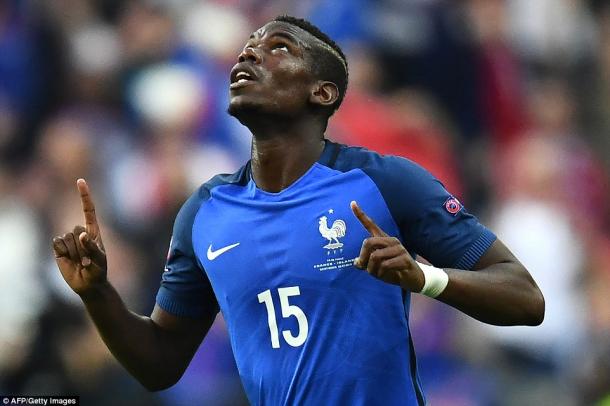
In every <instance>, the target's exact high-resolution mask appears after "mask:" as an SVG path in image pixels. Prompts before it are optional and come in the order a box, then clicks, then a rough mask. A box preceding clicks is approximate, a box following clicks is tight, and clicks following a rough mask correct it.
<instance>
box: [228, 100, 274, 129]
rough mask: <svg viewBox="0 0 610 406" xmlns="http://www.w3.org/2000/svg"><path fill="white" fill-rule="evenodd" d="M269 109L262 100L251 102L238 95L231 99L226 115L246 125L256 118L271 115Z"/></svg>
mask: <svg viewBox="0 0 610 406" xmlns="http://www.w3.org/2000/svg"><path fill="white" fill-rule="evenodd" d="M249 99H250V100H249ZM270 107H271V106H269V104H268V103H264V102H263V101H262V100H251V98H246V97H244V96H241V95H240V96H235V97H232V98H231V101H230V102H229V108H228V109H227V113H229V115H231V116H233V117H235V118H236V119H238V120H239V121H240V122H241V123H242V124H244V125H246V123H247V122H250V121H251V120H252V119H256V118H257V117H258V118H259V119H260V118H261V115H268V114H273V112H272V111H270V110H271V108H270Z"/></svg>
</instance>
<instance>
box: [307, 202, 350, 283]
mask: <svg viewBox="0 0 610 406" xmlns="http://www.w3.org/2000/svg"><path fill="white" fill-rule="evenodd" d="M333 213H334V210H333V209H330V210H328V214H333ZM318 231H319V232H320V235H321V236H322V237H323V238H326V241H327V244H326V245H325V246H324V247H322V248H325V249H326V260H325V261H324V262H320V263H317V264H314V265H313V269H315V270H318V271H320V272H324V271H335V270H339V269H344V268H349V267H351V266H353V265H354V259H353V258H351V259H349V258H345V257H344V256H343V245H344V244H343V243H342V242H341V241H339V239H340V238H343V237H345V233H346V231H347V225H346V224H345V221H343V220H341V219H337V220H334V221H333V222H332V225H331V226H330V227H329V226H328V217H327V216H322V217H319V218H318Z"/></svg>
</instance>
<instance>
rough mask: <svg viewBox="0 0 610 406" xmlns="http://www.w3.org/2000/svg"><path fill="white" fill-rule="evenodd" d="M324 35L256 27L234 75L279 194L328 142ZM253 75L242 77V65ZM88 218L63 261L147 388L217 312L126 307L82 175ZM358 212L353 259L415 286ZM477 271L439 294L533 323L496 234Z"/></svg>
mask: <svg viewBox="0 0 610 406" xmlns="http://www.w3.org/2000/svg"><path fill="white" fill-rule="evenodd" d="M317 41H318V40H317V39H315V38H314V37H313V36H311V35H310V34H309V33H307V32H305V31H303V30H301V29H300V28H298V27H294V26H292V25H290V24H287V23H279V22H272V23H269V24H267V25H265V26H264V27H262V28H261V29H259V30H258V31H256V32H255V33H254V34H252V36H251V37H250V39H249V40H248V42H247V43H246V46H245V47H244V49H243V51H242V52H241V53H240V55H239V57H238V63H237V65H236V66H235V67H234V69H233V70H232V74H231V81H232V85H231V90H230V91H231V98H230V105H229V113H230V114H231V115H233V116H235V117H236V118H237V119H238V120H239V121H240V122H241V123H242V124H244V125H246V126H247V127H248V128H249V129H250V130H251V131H252V134H253V141H252V175H253V178H254V180H255V182H256V184H257V186H258V187H259V188H261V189H263V190H265V191H269V192H279V191H281V190H283V189H285V188H286V187H288V186H289V185H291V184H292V183H293V182H294V181H295V180H297V179H298V178H299V177H301V176H302V175H303V174H304V173H305V172H306V171H307V170H308V169H309V168H310V167H311V165H313V164H314V163H315V162H316V161H317V160H318V158H319V156H320V154H321V153H322V150H323V148H324V130H325V128H326V120H327V114H326V113H325V109H328V108H329V107H331V106H332V105H333V104H334V103H335V101H336V100H337V98H338V95H339V93H338V89H337V86H336V85H335V84H334V83H332V82H328V81H324V80H321V79H319V78H317V77H315V75H314V73H313V71H312V68H311V66H312V65H311V64H312V61H311V60H310V52H311V49H312V47H316V46H319V43H318V42H317ZM242 70H245V71H247V72H248V74H249V77H250V78H251V80H248V81H246V82H243V81H242V82H241V83H238V80H237V77H236V76H237V74H238V73H239V71H242ZM77 188H78V190H79V193H80V196H81V201H82V207H83V214H84V222H85V226H76V227H75V228H74V229H73V230H72V231H71V232H68V233H66V234H63V235H62V236H57V237H55V238H53V250H54V253H55V258H56V262H57V266H58V267H59V269H60V271H61V274H62V276H63V277H64V279H65V280H66V282H67V283H68V285H69V286H70V287H71V288H72V289H73V290H74V292H76V293H77V294H78V295H79V296H80V297H81V299H82V300H83V302H84V304H85V307H86V309H87V312H88V313H89V315H90V317H91V319H92V320H93V322H94V323H95V325H96V327H97V329H98V331H99V333H100V335H101V337H102V339H103V340H104V342H105V343H106V345H107V346H108V348H109V349H110V351H111V352H112V354H113V355H114V356H115V357H116V358H117V359H118V360H119V362H121V364H123V365H124V366H125V368H126V369H127V370H128V371H129V372H130V373H131V374H132V375H133V376H134V377H136V379H138V380H139V381H140V382H141V383H142V384H143V385H144V386H145V387H146V388H148V389H149V390H161V389H164V388H167V387H169V386H172V385H173V384H175V383H176V382H177V381H178V379H180V377H181V376H182V374H183V373H184V371H185V369H186V367H187V366H188V364H189V362H190V360H191V359H192V357H193V355H194V353H195V351H196V350H197V348H198V346H199V344H200V343H201V341H202V340H203V338H204V337H205V335H206V334H207V332H208V330H209V328H210V326H211V325H212V322H213V318H201V319H191V318H185V317H177V316H175V315H172V314H170V313H168V312H166V311H165V310H163V309H161V308H160V307H159V306H158V305H156V306H155V308H154V309H153V311H152V314H151V315H150V317H146V316H140V315H137V314H135V313H133V312H130V311H129V310H128V309H127V308H126V307H125V305H124V303H123V301H122V300H121V298H120V297H119V295H118V294H117V292H116V291H115V289H114V288H113V287H112V285H111V284H110V282H109V281H108V279H107V267H106V251H105V249H104V245H103V242H102V238H101V232H100V227H99V224H98V221H97V217H96V214H95V206H94V203H93V200H92V198H91V194H90V191H89V187H88V185H87V183H86V182H85V181H84V180H83V179H79V180H78V181H77ZM352 211H353V212H354V215H355V216H356V217H357V218H358V220H359V221H360V222H361V223H362V225H363V226H364V227H365V228H366V229H367V230H368V231H369V233H370V234H371V237H370V238H367V239H366V240H364V242H363V245H362V250H361V253H360V256H359V258H358V259H357V260H356V266H357V267H359V268H361V269H364V270H366V272H368V273H369V274H371V275H372V276H373V277H376V278H379V279H381V280H383V281H385V282H387V283H391V284H395V285H398V286H401V288H402V289H404V290H407V291H412V292H419V291H420V290H421V289H422V287H423V284H424V274H423V272H422V270H421V269H420V267H419V265H418V264H417V262H415V261H414V260H413V259H412V258H411V256H410V255H409V253H408V252H407V249H406V248H405V247H404V246H403V245H402V244H401V243H400V241H399V240H398V239H396V238H394V237H390V236H388V235H387V234H386V233H384V232H383V230H381V229H380V228H379V227H378V226H377V225H376V224H375V223H374V222H373V221H372V220H371V219H370V218H369V217H368V216H367V215H366V214H365V213H364V212H363V211H362V210H361V209H360V208H359V207H358V206H357V204H356V203H355V202H354V203H353V204H352ZM474 270H476V271H477V272H463V271H457V270H452V269H446V272H447V273H448V275H449V284H448V285H447V288H446V289H445V291H444V292H443V293H442V294H441V295H440V296H439V297H438V299H439V300H441V301H443V302H445V303H447V304H449V305H451V306H453V307H455V308H457V309H459V310H461V311H463V312H464V313H466V314H468V315H470V316H472V317H474V318H476V319H478V320H481V321H483V322H486V323H490V324H498V325H516V324H527V325H536V324H540V323H541V322H542V319H543V317H544V299H543V297H542V294H541V292H540V290H539V289H538V287H537V286H536V283H535V282H534V281H533V279H532V278H531V276H530V274H529V273H528V271H527V270H526V269H525V267H523V265H522V264H521V263H520V262H519V261H518V260H517V259H516V258H515V257H514V255H512V254H511V252H510V251H509V250H508V249H507V248H506V247H505V246H504V244H502V243H501V242H500V241H496V242H495V243H494V244H493V245H492V246H491V247H490V248H489V249H488V251H487V252H486V253H485V254H484V255H483V256H482V257H481V258H480V260H479V261H478V263H477V264H476V265H475V267H474Z"/></svg>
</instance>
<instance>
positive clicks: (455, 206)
mask: <svg viewBox="0 0 610 406" xmlns="http://www.w3.org/2000/svg"><path fill="white" fill-rule="evenodd" d="M462 207H464V206H462V203H460V201H459V200H458V199H456V198H455V197H453V196H451V197H450V198H449V199H447V201H446V202H445V210H447V211H448V212H449V213H451V214H453V215H454V216H455V215H456V214H457V213H458V212H459V211H460V210H462Z"/></svg>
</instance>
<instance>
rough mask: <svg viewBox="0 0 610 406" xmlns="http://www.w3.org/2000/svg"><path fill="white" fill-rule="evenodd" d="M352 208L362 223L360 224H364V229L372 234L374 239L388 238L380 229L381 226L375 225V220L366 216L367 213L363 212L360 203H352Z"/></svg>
mask: <svg viewBox="0 0 610 406" xmlns="http://www.w3.org/2000/svg"><path fill="white" fill-rule="evenodd" d="M350 207H351V209H352V211H353V212H354V215H355V216H356V218H357V219H358V220H359V221H360V223H362V225H363V226H364V228H366V230H367V231H368V232H369V233H371V235H372V236H373V237H385V236H387V234H386V233H385V232H384V231H383V230H382V229H381V228H379V226H378V225H377V224H375V222H374V221H373V219H371V218H370V217H369V216H367V215H366V213H365V212H364V211H362V209H361V208H360V206H358V203H356V201H352V202H351V203H350Z"/></svg>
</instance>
